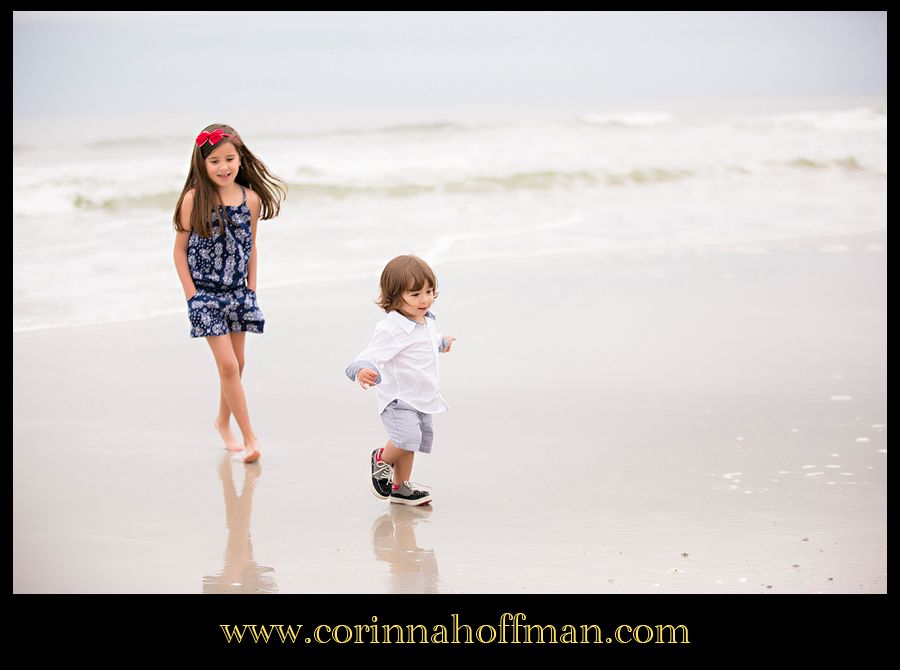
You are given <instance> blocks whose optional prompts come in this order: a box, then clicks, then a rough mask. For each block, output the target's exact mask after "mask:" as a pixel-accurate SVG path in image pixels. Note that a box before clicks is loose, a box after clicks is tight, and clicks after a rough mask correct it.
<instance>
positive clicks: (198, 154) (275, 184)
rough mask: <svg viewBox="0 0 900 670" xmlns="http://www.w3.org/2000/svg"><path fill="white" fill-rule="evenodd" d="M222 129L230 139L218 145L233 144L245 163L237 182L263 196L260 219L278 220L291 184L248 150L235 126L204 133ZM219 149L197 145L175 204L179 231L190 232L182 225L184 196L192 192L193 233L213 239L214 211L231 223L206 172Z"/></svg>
mask: <svg viewBox="0 0 900 670" xmlns="http://www.w3.org/2000/svg"><path fill="white" fill-rule="evenodd" d="M220 129H221V130H222V131H223V132H224V133H225V135H228V137H222V139H221V140H220V141H219V142H218V143H217V144H216V146H219V145H221V143H222V142H231V143H232V144H233V145H234V148H235V149H237V152H238V156H239V157H240V160H241V167H240V169H239V170H238V174H237V177H235V180H234V181H235V182H236V183H238V184H240V185H241V186H247V187H248V188H250V189H252V190H253V191H255V192H256V193H257V194H258V195H259V201H260V205H261V206H260V213H259V218H260V219H261V220H262V219H273V218H275V217H276V216H278V212H279V211H280V210H281V201H282V200H284V199H285V198H286V197H287V184H286V183H285V182H284V181H283V180H282V179H279V178H278V177H276V176H275V175H273V174H272V173H271V172H269V168H267V167H266V165H265V163H263V162H262V161H261V160H259V159H258V158H257V157H256V156H254V155H253V152H251V151H250V150H249V149H248V148H247V145H246V144H244V143H243V141H242V140H241V137H240V135H238V134H237V131H236V130H235V129H234V128H232V127H231V126H227V125H225V124H223V123H214V124H212V125H211V126H207V127H206V128H204V129H203V132H212V131H214V130H220ZM216 146H213V145H212V144H210V143H209V142H205V143H204V144H203V145H201V146H199V147H198V146H197V145H196V144H194V150H193V152H192V153H191V166H190V169H189V170H188V176H187V179H186V180H185V182H184V188H183V189H182V190H181V195H180V196H179V197H178V204H177V205H175V217H174V219H173V221H174V224H175V230H177V231H179V232H187V231H186V230H185V229H184V227H182V225H181V203H182V202H184V196H185V195H187V193H188V192H189V191H191V190H193V191H194V207H193V209H192V210H191V219H190V230H192V231H194V232H196V233H197V234H198V235H200V236H201V237H209V236H210V235H211V234H212V224H211V217H210V214H211V212H212V211H213V209H215V210H216V211H217V212H218V213H219V220H220V221H225V220H227V219H226V217H225V215H224V212H223V211H222V202H221V200H220V199H219V192H218V190H217V189H216V185H215V184H213V182H212V181H211V180H210V178H209V175H208V174H207V173H206V165H205V161H206V157H207V156H209V154H210V153H212V151H213V149H215V148H216Z"/></svg>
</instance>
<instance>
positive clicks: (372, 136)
mask: <svg viewBox="0 0 900 670" xmlns="http://www.w3.org/2000/svg"><path fill="white" fill-rule="evenodd" d="M224 120H225V121H229V120H228V119H224ZM234 123H235V125H236V127H237V128H238V130H239V131H240V132H241V133H242V135H243V137H244V139H245V141H246V142H247V144H248V146H250V148H251V149H252V150H253V151H254V153H256V155H257V156H259V157H260V158H261V159H262V160H263V161H264V162H265V163H266V164H267V165H268V166H269V168H270V170H271V171H272V172H273V173H275V174H277V175H279V176H280V177H281V178H283V179H284V180H285V181H286V182H288V184H289V193H288V199H287V201H286V202H285V203H284V205H283V207H282V211H281V215H280V216H279V217H278V218H277V219H275V220H273V221H264V222H262V223H261V228H260V232H259V250H260V266H259V291H260V293H263V294H264V292H265V290H266V289H267V288H272V287H281V286H293V285H297V286H305V285H319V284H322V283H327V282H334V281H342V280H345V279H347V278H349V277H372V278H373V282H374V281H375V280H376V279H377V276H378V274H379V273H380V271H381V268H382V267H383V265H384V263H385V262H386V261H387V260H388V259H390V258H392V257H393V256H395V255H397V254H400V253H415V254H418V255H420V256H422V257H424V258H425V259H426V260H428V261H429V262H431V263H432V264H433V265H434V266H435V267H436V268H437V269H438V270H439V269H440V266H441V265H442V264H446V263H453V262H457V261H467V260H478V259H485V260H488V259H497V258H514V257H523V256H540V255H545V254H560V253H584V252H592V253H595V252H602V253H606V254H612V255H616V254H631V255H634V254H637V255H642V256H646V257H652V256H654V255H657V256H658V255H660V254H662V255H665V254H673V253H683V252H684V251H685V250H691V249H699V248H703V249H705V250H711V251H715V250H717V249H722V250H729V251H730V252H733V251H734V250H735V249H745V250H747V251H749V252H765V251H766V250H767V249H770V248H773V245H776V244H778V243H782V242H783V241H784V240H791V239H803V238H821V237H832V238H835V237H836V238H840V237H841V236H850V235H857V234H860V233H868V232H876V231H885V230H886V229H887V104H886V101H884V100H881V101H878V100H875V101H871V100H870V101H865V102H860V101H832V102H830V103H829V104H827V105H821V104H820V105H815V106H814V105H803V104H800V103H798V104H796V105H795V106H794V107H790V106H788V107H787V108H785V105H783V104H782V105H781V106H780V107H779V108H777V109H775V106H767V105H758V107H757V108H756V109H754V110H753V111H750V110H747V109H735V108H734V107H730V108H724V107H723V108H716V107H714V106H704V105H703V104H697V105H694V106H692V107H691V106H688V107H680V108H678V109H668V108H662V107H661V108H659V109H652V108H635V109H625V110H619V111H615V112H602V111H596V110H581V111H571V112H568V113H565V114H547V115H545V116H541V115H536V114H529V115H522V114H517V113H516V112H515V110H510V111H509V112H508V113H507V114H497V113H494V114H492V115H491V116H490V118H487V117H486V118H484V119H478V118H477V117H472V116H468V117H466V118H465V120H460V119H454V118H452V116H441V115H439V114H435V115H434V116H433V118H425V119H420V120H418V121H416V122H414V123H409V122H399V123H390V122H389V121H387V122H385V123H381V124H374V125H373V124H371V123H370V124H366V125H363V124H358V125H357V126H354V125H353V124H347V123H343V124H335V125H334V126H333V127H330V128H329V127H320V128H317V129H304V128H302V127H301V128H300V129H297V126H296V124H294V123H290V122H288V121H285V122H284V123H283V124H273V123H271V122H266V123H260V124H259V125H258V126H256V127H253V126H252V124H251V125H250V127H248V125H247V124H237V123H236V122H234ZM117 133H118V134H117ZM194 134H196V133H194V132H187V133H184V134H176V133H175V132H159V131H157V132H155V133H154V132H148V131H146V130H144V129H143V127H141V126H138V129H137V130H135V128H134V127H131V128H127V129H123V130H122V131H113V130H109V131H108V132H106V133H105V135H104V137H103V138H102V139H97V138H96V137H95V138H92V137H91V136H90V135H88V134H86V135H85V136H84V138H83V140H81V139H79V137H78V136H77V134H75V135H74V136H73V134H71V133H70V134H68V136H67V141H66V142H65V143H60V142H59V141H58V140H57V138H54V137H53V133H47V134H46V135H35V136H32V137H29V138H28V139H27V140H22V139H21V138H19V137H17V136H16V134H15V133H14V146H13V245H14V253H13V331H14V332H21V331H29V330H37V329H46V328H61V327H70V326H77V325H84V324H93V323H107V322H115V321H122V320H133V319H142V318H147V317H152V316H156V315H163V314H172V313H176V312H181V311H184V309H185V307H184V300H183V295H182V292H181V287H180V284H179V282H178V278H177V276H176V274H175V269H174V264H173V261H172V245H173V240H174V237H173V231H172V225H171V221H172V214H173V210H174V207H175V203H176V201H177V199H178V196H179V193H180V190H181V187H182V185H183V184H184V179H185V177H186V174H187V167H188V161H189V157H190V151H191V147H192V142H193V135H194ZM838 246H839V244H838ZM373 286H374V283H373ZM373 290H374V289H373Z"/></svg>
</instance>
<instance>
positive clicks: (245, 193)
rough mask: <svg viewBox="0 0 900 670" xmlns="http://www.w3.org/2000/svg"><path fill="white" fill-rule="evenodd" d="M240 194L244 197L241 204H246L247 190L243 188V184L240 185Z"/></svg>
mask: <svg viewBox="0 0 900 670" xmlns="http://www.w3.org/2000/svg"><path fill="white" fill-rule="evenodd" d="M241 195H242V196H243V197H244V199H243V200H241V205H246V204H247V191H245V190H244V187H243V186H241Z"/></svg>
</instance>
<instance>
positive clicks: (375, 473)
mask: <svg viewBox="0 0 900 670" xmlns="http://www.w3.org/2000/svg"><path fill="white" fill-rule="evenodd" d="M379 451H381V449H375V450H374V451H373V452H372V454H371V455H370V456H369V471H370V473H371V480H370V481H371V484H370V487H371V489H372V493H373V494H374V495H375V497H376V498H379V499H380V500H387V499H388V498H390V496H391V481H392V478H393V476H394V468H392V467H391V466H390V464H389V463H386V462H384V461H383V460H381V459H380V458H378V452H379Z"/></svg>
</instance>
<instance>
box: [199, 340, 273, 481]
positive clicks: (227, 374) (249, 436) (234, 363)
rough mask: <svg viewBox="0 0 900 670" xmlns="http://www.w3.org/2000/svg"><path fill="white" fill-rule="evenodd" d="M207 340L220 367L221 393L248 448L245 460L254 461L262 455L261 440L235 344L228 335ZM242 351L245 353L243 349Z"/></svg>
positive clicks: (247, 461)
mask: <svg viewBox="0 0 900 670" xmlns="http://www.w3.org/2000/svg"><path fill="white" fill-rule="evenodd" d="M206 341H207V342H208V343H209V348H210V349H212V352H213V356H214V357H215V359H216V367H218V369H219V380H220V382H221V395H222V396H223V397H224V398H225V402H226V403H227V404H228V408H229V409H230V410H231V413H232V415H234V419H235V421H237V425H238V428H240V429H241V434H242V435H243V436H244V448H245V449H246V450H247V455H246V456H245V457H244V462H245V463H252V462H253V461H255V460H257V459H259V457H260V451H259V440H257V439H256V434H255V433H254V432H253V427H252V426H251V425H250V415H249V412H248V411H247V399H246V397H245V396H244V387H243V386H242V385H241V365H240V364H239V363H238V357H237V353H236V352H235V347H234V344H233V343H232V340H231V338H230V337H229V336H228V335H220V336H217V337H207V338H206ZM241 352H242V353H243V350H242V349H241Z"/></svg>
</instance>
